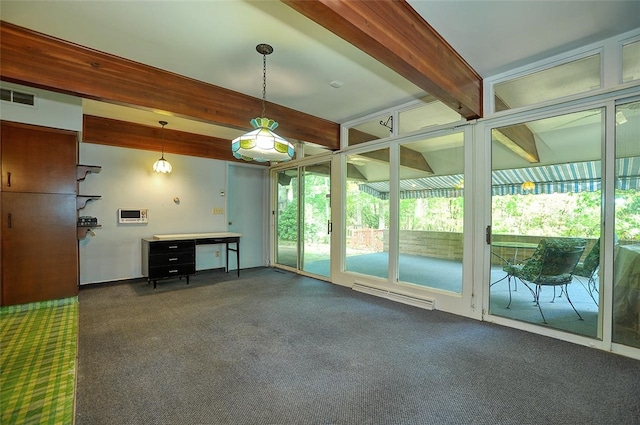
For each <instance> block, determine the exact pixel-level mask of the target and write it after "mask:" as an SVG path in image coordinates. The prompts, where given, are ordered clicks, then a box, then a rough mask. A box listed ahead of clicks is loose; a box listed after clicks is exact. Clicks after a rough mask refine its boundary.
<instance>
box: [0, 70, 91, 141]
mask: <svg viewBox="0 0 640 425" xmlns="http://www.w3.org/2000/svg"><path fill="white" fill-rule="evenodd" d="M0 87H2V88H4V89H9V90H15V91H18V92H21V93H28V94H33V95H35V105H34V106H29V105H21V104H19V103H12V102H7V101H2V102H0V118H2V119H3V120H6V121H14V122H21V123H25V124H33V125H41V126H43V127H51V128H61V129H64V130H73V131H82V99H80V98H77V97H73V96H68V95H65V94H60V93H53V92H50V91H46V90H39V89H34V88H33V87H25V86H21V85H18V84H13V83H7V82H6V81H2V82H0Z"/></svg>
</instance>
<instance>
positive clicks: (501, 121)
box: [474, 88, 640, 358]
mask: <svg viewBox="0 0 640 425" xmlns="http://www.w3.org/2000/svg"><path fill="white" fill-rule="evenodd" d="M637 95H638V89H637V88H631V89H623V90H619V91H610V92H607V93H604V94H600V95H596V96H592V97H589V98H586V99H578V100H574V101H570V102H566V103H564V104H559V105H553V106H546V107H540V108H529V109H526V110H523V111H520V112H516V113H510V114H501V116H500V117H496V118H488V119H486V120H480V121H479V122H478V126H477V129H476V135H477V137H476V140H477V142H478V143H477V146H476V147H477V149H478V152H477V154H478V157H477V159H478V161H476V162H477V164H478V169H477V172H478V174H477V175H476V177H477V181H476V183H477V185H476V186H475V187H476V191H477V193H481V194H483V195H484V196H480V197H478V199H477V204H476V207H477V208H478V211H483V214H478V215H479V216H482V217H484V223H482V224H481V225H480V224H479V223H478V224H479V225H478V226H477V227H476V228H475V233H476V236H477V238H476V241H477V243H478V245H476V246H475V248H476V249H478V251H477V252H478V253H482V256H480V255H479V256H478V259H480V257H482V261H478V262H477V264H476V267H475V268H474V271H475V273H476V275H477V276H482V277H483V284H482V287H483V309H482V310H483V320H484V321H488V322H493V323H496V324H499V325H503V326H508V327H512V328H516V329H522V330H525V331H528V332H532V333H537V334H540V335H545V336H550V337H553V338H556V339H561V340H565V341H569V342H572V343H576V344H580V345H585V346H590V347H594V348H598V349H602V350H605V351H614V352H618V353H620V354H625V355H629V356H631V357H635V358H640V350H637V349H635V348H631V347H627V346H622V345H619V344H616V343H612V314H613V311H612V310H613V287H612V285H613V251H612V250H611V249H607V247H612V246H613V244H614V226H613V224H614V199H615V112H616V110H615V107H616V105H617V104H620V103H626V102H628V101H630V100H632V99H634V98H635V97H636V96H637ZM594 108H603V109H604V111H605V112H604V123H605V125H604V129H603V132H604V143H603V146H602V155H601V160H602V198H601V199H602V202H601V208H602V214H601V220H602V224H601V237H602V238H603V239H602V240H603V244H604V245H603V247H604V248H603V250H602V251H603V254H602V257H601V270H600V279H601V280H602V283H601V291H602V292H603V293H602V294H601V300H602V303H601V304H602V305H601V308H600V314H599V318H598V321H599V323H598V335H599V338H595V339H594V338H590V337H586V336H580V335H575V334H571V333H567V332H564V331H560V330H557V329H550V328H548V327H545V326H540V325H537V324H532V323H524V322H519V321H516V320H512V319H508V318H504V317H500V316H494V315H491V314H489V289H490V283H491V267H490V262H491V258H490V257H491V245H489V244H488V243H487V240H486V238H485V237H484V236H485V234H486V233H487V226H489V225H491V182H492V178H491V171H492V163H491V161H492V155H491V131H492V130H493V129H495V128H499V127H503V126H508V125H514V124H520V123H526V122H529V121H533V120H538V119H544V118H548V117H552V116H557V115H561V114H570V113H573V112H579V111H583V110H588V109H594ZM481 158H482V160H480V159H481ZM481 236H482V237H481Z"/></svg>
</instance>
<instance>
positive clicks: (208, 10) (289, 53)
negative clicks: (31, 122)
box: [0, 0, 640, 137]
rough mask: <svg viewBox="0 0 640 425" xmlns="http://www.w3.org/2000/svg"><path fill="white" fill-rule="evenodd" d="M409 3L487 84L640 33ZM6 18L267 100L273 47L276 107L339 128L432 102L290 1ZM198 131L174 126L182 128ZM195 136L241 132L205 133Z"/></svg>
mask: <svg viewBox="0 0 640 425" xmlns="http://www.w3.org/2000/svg"><path fill="white" fill-rule="evenodd" d="M408 2H409V3H410V4H411V5H412V6H413V7H414V9H416V11H417V12H418V13H420V14H421V15H422V16H423V17H424V18H425V20H426V21H427V22H429V23H430V24H431V25H432V26H433V27H434V28H435V29H436V30H437V31H438V32H439V33H440V34H441V35H442V36H443V37H444V38H445V39H446V40H448V41H449V43H450V44H451V45H452V46H453V48H454V49H456V50H457V51H458V53H459V54H460V55H461V56H462V57H463V58H464V59H465V60H466V61H467V62H468V63H469V64H470V65H471V67H472V68H474V69H475V70H476V71H477V72H478V73H479V74H480V75H481V76H482V77H488V76H491V75H495V74H496V73H500V72H503V71H505V70H508V69H512V68H514V67H517V66H520V65H523V64H526V63H528V62H531V61H533V60H538V59H541V58H543V57H547V56H550V55H553V54H556V53H560V52H562V51H566V50H568V49H571V48H575V47H578V46H581V45H585V44H588V43H591V42H593V41H597V40H601V39H604V38H608V37H611V36H613V35H616V34H620V33H623V32H626V31H629V30H631V29H634V28H638V27H640V1H637V0H635V1H616V0H610V1H583V0H569V1H531V0H511V1H485V0H477V1H456V0H449V1H420V0H409V1H408ZM0 18H1V19H2V20H3V21H6V22H11V23H14V24H17V25H20V26H23V27H26V28H30V29H33V30H36V31H40V32H43V33H46V34H49V35H52V36H55V37H58V38H62V39H64V40H68V41H72V42H75V43H77V44H80V45H83V46H87V47H91V48H94V49H97V50H101V51H104V52H108V53H111V54H114V55H117V56H121V57H124V58H128V59H131V60H134V61H137V62H141V63H145V64H148V65H152V66H155V67H158V68H162V69H165V70H168V71H172V72H175V73H177V74H181V75H185V76H188V77H191V78H194V79H197V80H201V81H204V82H207V83H211V84H214V85H216V86H220V87H224V88H228V89H231V90H234V91H238V92H241V93H244V94H247V95H250V96H254V97H257V98H259V97H261V95H262V56H261V55H259V54H258V53H257V52H256V51H255V46H256V45H257V44H258V43H269V44H271V45H272V46H273V47H274V53H273V54H272V55H270V56H268V58H267V99H268V100H269V101H270V102H274V103H278V104H280V105H283V106H286V107H289V108H292V109H296V110H299V111H302V112H305V113H309V114H311V115H315V116H318V117H321V118H324V119H327V120H330V121H334V122H338V123H342V122H345V121H349V120H351V119H354V118H356V117H360V116H363V115H367V114H369V113H372V112H376V111H381V110H383V109H387V108H390V107H393V106H397V105H400V104H404V103H406V102H408V101H410V100H413V99H417V98H420V97H423V96H424V95H425V93H424V92H423V91H422V90H421V89H419V88H418V87H416V86H415V85H413V84H412V83H410V82H408V81H407V80H405V79H404V78H402V77H400V76H399V75H398V74H396V73H395V72H393V71H391V70H390V69H389V68H387V67H385V66H384V65H382V64H380V63H378V62H376V61H375V60H373V59H372V58H370V57H369V56H368V55H366V54H365V53H363V52H361V51H359V50H357V49H355V48H354V47H353V46H351V45H350V44H348V43H346V42H345V41H344V40H342V39H340V38H338V37H337V36H335V35H333V34H332V33H330V32H328V31H326V30H325V29H324V28H322V27H320V26H318V25H317V24H315V23H314V22H312V21H310V20H309V19H307V18H305V17H303V16H301V15H299V14H298V13H297V12H295V11H294V10H293V9H291V8H289V7H288V6H286V5H285V4H283V3H281V2H279V1H273V0H264V1H245V0H224V1H204V0H201V1H142V0H136V1H133V0H132V1H30V0H21V1H10V0H3V1H2V2H1V3H0ZM332 81H340V82H342V83H343V86H342V87H341V88H333V87H331V86H330V83H331V82H332ZM159 89H160V90H161V89H162V88H161V87H160V88H159ZM259 112H260V111H256V114H258V113H259ZM86 113H91V114H95V115H100V116H106V117H111V118H118V119H123V117H122V114H123V113H124V114H127V117H128V118H127V119H128V120H129V121H133V122H140V123H144V124H148V125H157V121H158V116H157V115H155V114H153V113H149V112H143V111H136V112H135V113H131V111H130V110H123V108H121V107H120V108H116V107H112V106H110V105H101V104H98V103H97V102H87V103H86ZM266 115H267V116H268V110H267V114H266ZM165 118H166V117H165ZM161 119H163V118H161ZM283 124H285V123H281V125H283ZM190 125H191V124H190V123H188V122H187V121H185V120H179V119H177V118H175V117H174V118H172V120H171V121H170V127H172V128H173V129H183V130H185V129H186V127H188V126H190ZM247 126H249V125H248V123H247ZM191 131H193V132H197V133H203V134H209V135H213V136H218V137H235V133H237V131H230V130H225V131H223V130H221V129H217V128H216V129H215V130H212V128H211V127H208V126H206V125H205V126H202V124H200V127H199V128H197V129H192V130H191ZM212 132H215V133H216V134H212Z"/></svg>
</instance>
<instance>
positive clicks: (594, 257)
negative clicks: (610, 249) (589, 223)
mask: <svg viewBox="0 0 640 425" xmlns="http://www.w3.org/2000/svg"><path fill="white" fill-rule="evenodd" d="M599 267H600V238H598V240H597V241H596V243H595V245H593V247H592V248H591V250H590V251H589V253H588V254H587V256H586V257H584V261H582V262H579V263H578V265H577V266H576V269H575V270H574V271H573V275H574V276H575V278H576V280H577V281H578V282H580V284H581V285H582V286H583V287H584V289H585V290H586V291H587V292H588V293H589V295H590V296H591V299H592V300H593V302H594V303H596V305H598V301H597V300H596V297H595V296H594V295H593V293H594V292H595V293H596V294H597V293H598V286H597V284H596V277H597V271H598V268H599ZM581 277H582V278H586V279H587V286H585V285H584V283H583V282H582V279H580V278H581Z"/></svg>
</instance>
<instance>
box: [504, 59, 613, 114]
mask: <svg viewBox="0 0 640 425" xmlns="http://www.w3.org/2000/svg"><path fill="white" fill-rule="evenodd" d="M598 88H600V55H599V54H598V55H593V56H589V57H586V58H583V59H579V60H576V61H573V62H569V63H566V64H563V65H559V66H555V67H553V68H548V69H545V70H543V71H539V72H536V73H533V74H529V75H526V76H524V77H520V78H516V79H514V80H510V81H505V82H503V83H498V84H496V85H495V86H494V91H495V111H496V112H498V111H503V110H506V109H512V108H519V107H522V106H527V105H533V104H536V103H540V102H544V101H547V100H551V99H559V98H561V97H565V96H569V95H573V94H578V93H584V92H588V91H590V90H595V89H598Z"/></svg>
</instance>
